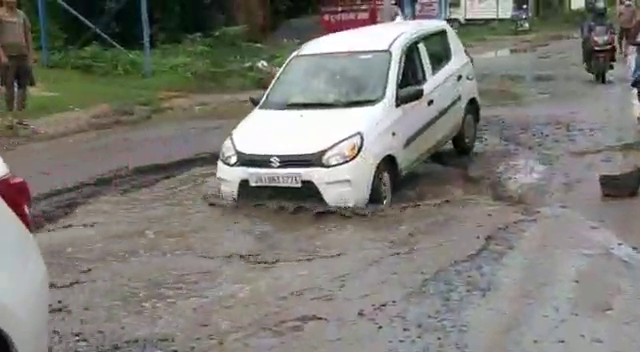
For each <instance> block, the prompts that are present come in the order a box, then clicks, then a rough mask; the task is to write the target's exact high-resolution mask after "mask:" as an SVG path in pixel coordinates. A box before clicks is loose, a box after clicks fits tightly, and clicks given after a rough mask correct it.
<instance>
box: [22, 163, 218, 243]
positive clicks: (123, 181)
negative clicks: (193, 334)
mask: <svg viewBox="0 0 640 352" xmlns="http://www.w3.org/2000/svg"><path fill="white" fill-rule="evenodd" d="M217 160H218V154H217V153H203V154H198V155H194V156H192V157H190V158H186V159H180V160H177V161H172V162H169V163H162V164H149V165H144V166H140V167H134V168H122V169H119V170H114V171H112V172H109V173H107V174H104V175H100V176H97V177H95V178H93V179H91V180H88V181H84V182H80V183H77V184H75V185H73V186H70V187H65V188H59V189H55V190H52V191H49V192H45V193H41V194H38V195H36V196H35V197H34V198H33V202H32V214H33V225H34V229H35V230H36V231H38V230H41V229H42V228H44V227H45V226H46V225H49V224H54V223H56V222H57V221H58V220H60V219H62V218H64V217H65V216H67V215H69V214H71V213H73V212H74V211H75V210H76V209H78V208H79V207H81V206H82V205H84V204H86V203H87V202H89V201H90V200H92V199H94V198H96V197H100V196H103V195H106V194H110V193H119V194H126V193H130V192H134V191H137V190H140V189H143V188H147V187H151V186H153V185H155V184H157V183H159V182H160V181H163V180H166V179H169V178H173V177H176V176H179V175H181V174H183V173H185V172H187V171H189V170H191V169H194V168H196V167H203V166H211V165H215V164H216V162H217Z"/></svg>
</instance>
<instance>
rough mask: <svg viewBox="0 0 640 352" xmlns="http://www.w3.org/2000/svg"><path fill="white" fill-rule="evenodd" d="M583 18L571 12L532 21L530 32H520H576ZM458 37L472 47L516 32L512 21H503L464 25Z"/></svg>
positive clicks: (576, 12) (577, 12)
mask: <svg viewBox="0 0 640 352" xmlns="http://www.w3.org/2000/svg"><path fill="white" fill-rule="evenodd" d="M585 16H586V15H585V13H584V11H572V12H569V13H567V14H564V15H562V16H558V17H553V18H545V19H532V20H531V31H529V32H522V34H523V35H541V36H544V35H545V34H550V33H554V32H563V31H571V30H578V28H579V26H580V24H581V23H582V22H583V21H584V19H585V18H586V17H585ZM458 35H459V36H460V39H461V40H462V42H463V43H464V44H465V45H473V44H477V43H482V42H485V41H489V40H492V39H499V38H500V37H507V36H509V37H511V36H514V35H516V32H515V30H514V24H513V22H512V21H510V20H503V21H492V22H489V23H486V22H485V23H478V24H474V23H470V24H466V25H463V26H461V27H460V28H459V29H458Z"/></svg>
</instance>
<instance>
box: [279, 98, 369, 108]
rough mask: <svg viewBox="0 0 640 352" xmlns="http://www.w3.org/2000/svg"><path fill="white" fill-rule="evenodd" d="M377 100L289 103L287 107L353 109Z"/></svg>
mask: <svg viewBox="0 0 640 352" xmlns="http://www.w3.org/2000/svg"><path fill="white" fill-rule="evenodd" d="M376 101H378V100H377V99H360V100H349V101H339V100H338V101H331V102H314V103H312V102H309V103H289V104H287V105H286V106H287V107H288V108H326V107H330V108H331V107H339V108H344V107H352V106H360V105H368V104H373V103H375V102H376Z"/></svg>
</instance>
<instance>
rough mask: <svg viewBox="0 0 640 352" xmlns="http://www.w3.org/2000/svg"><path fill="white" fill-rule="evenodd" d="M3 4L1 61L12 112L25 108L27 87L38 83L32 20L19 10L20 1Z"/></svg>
mask: <svg viewBox="0 0 640 352" xmlns="http://www.w3.org/2000/svg"><path fill="white" fill-rule="evenodd" d="M3 5H4V6H3V9H2V11H1V12H0V64H1V65H2V70H1V73H2V77H1V78H2V83H3V84H4V86H5V103H6V107H7V111H9V112H12V111H14V110H17V111H22V110H24V109H25V108H26V105H27V87H28V86H29V85H30V84H32V83H35V82H33V72H32V65H33V62H34V51H33V41H32V37H31V22H29V19H28V18H27V16H26V15H25V14H24V12H22V11H21V10H20V9H18V3H17V0H3ZM15 88H17V89H15Z"/></svg>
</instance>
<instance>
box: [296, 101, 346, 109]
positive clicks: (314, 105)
mask: <svg viewBox="0 0 640 352" xmlns="http://www.w3.org/2000/svg"><path fill="white" fill-rule="evenodd" d="M285 106H286V107H288V108H327V107H329V108H331V107H336V106H341V105H339V104H336V103H332V102H315V103H312V102H309V103H288V104H286V105H285Z"/></svg>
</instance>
